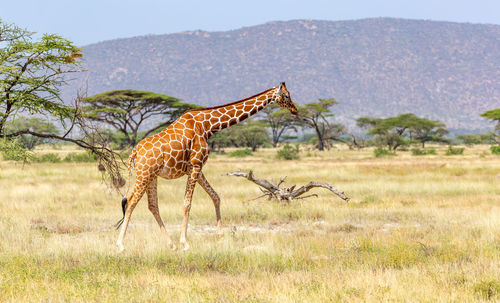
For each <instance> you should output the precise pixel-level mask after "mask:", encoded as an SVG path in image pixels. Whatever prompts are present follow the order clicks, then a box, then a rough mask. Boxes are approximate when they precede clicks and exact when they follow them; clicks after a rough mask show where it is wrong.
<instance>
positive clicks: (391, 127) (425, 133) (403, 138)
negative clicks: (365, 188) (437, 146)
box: [356, 113, 448, 150]
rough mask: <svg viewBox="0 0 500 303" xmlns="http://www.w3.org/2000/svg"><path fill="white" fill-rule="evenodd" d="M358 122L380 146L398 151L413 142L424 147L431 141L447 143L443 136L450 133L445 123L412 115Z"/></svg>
mask: <svg viewBox="0 0 500 303" xmlns="http://www.w3.org/2000/svg"><path fill="white" fill-rule="evenodd" d="M356 121H357V125H358V126H359V127H362V128H367V129H368V132H367V134H368V135H374V136H375V139H376V142H377V143H378V144H379V145H387V147H388V148H389V149H390V150H396V149H397V148H398V147H399V146H402V145H407V144H409V143H411V141H412V140H415V141H418V142H420V143H421V144H422V147H424V146H425V143H426V142H429V141H434V142H436V141H437V142H442V141H445V139H444V137H443V136H444V135H445V134H447V133H448V131H447V130H446V129H445V125H444V123H442V122H440V121H435V120H429V119H426V118H420V117H417V116H415V115H414V114H412V113H406V114H401V115H398V116H396V117H389V118H371V117H361V118H358V119H357V120H356Z"/></svg>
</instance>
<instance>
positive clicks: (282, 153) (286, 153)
mask: <svg viewBox="0 0 500 303" xmlns="http://www.w3.org/2000/svg"><path fill="white" fill-rule="evenodd" d="M276 158H278V159H283V160H298V159H300V157H299V145H295V147H293V146H291V145H290V144H288V143H287V144H285V145H284V146H283V148H282V149H280V150H278V153H277V155H276Z"/></svg>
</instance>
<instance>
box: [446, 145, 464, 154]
mask: <svg viewBox="0 0 500 303" xmlns="http://www.w3.org/2000/svg"><path fill="white" fill-rule="evenodd" d="M464 150H465V148H463V147H451V146H448V149H447V150H446V155H447V156H453V155H461V154H463V153H464Z"/></svg>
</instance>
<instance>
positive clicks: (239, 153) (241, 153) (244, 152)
mask: <svg viewBox="0 0 500 303" xmlns="http://www.w3.org/2000/svg"><path fill="white" fill-rule="evenodd" d="M252 154H253V153H252V150H251V149H250V148H245V149H237V150H235V151H233V152H231V153H229V154H228V156H229V157H236V158H243V157H248V156H251V155H252Z"/></svg>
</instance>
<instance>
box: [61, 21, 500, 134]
mask: <svg viewBox="0 0 500 303" xmlns="http://www.w3.org/2000/svg"><path fill="white" fill-rule="evenodd" d="M83 54H84V60H85V61H84V68H86V69H88V70H89V71H90V75H89V77H88V93H89V94H90V95H92V94H96V93H101V92H104V91H107V90H113V89H123V88H130V89H142V90H150V91H154V92H158V93H165V94H168V95H172V96H175V97H178V98H181V99H184V100H186V101H187V102H190V103H197V104H201V105H205V106H213V105H218V104H224V103H228V102H231V101H234V100H239V99H242V98H245V97H247V96H250V95H253V94H255V93H256V92H259V91H262V90H265V89H267V88H269V87H273V86H276V85H278V84H279V82H281V81H286V83H287V87H288V88H289V90H290V92H291V94H292V98H293V99H294V100H295V101H296V102H297V103H299V104H302V103H304V102H312V101H315V100H317V99H318V98H329V97H334V98H336V99H337V100H338V101H339V102H340V104H339V105H336V106H335V107H334V109H333V111H334V112H335V113H336V117H335V119H336V121H338V122H342V123H346V124H350V125H352V124H353V121H354V119H355V118H357V117H359V116H376V117H384V116H385V117H386V116H391V115H396V114H399V113H403V112H413V113H415V114H417V115H420V116H425V117H427V118H431V119H437V120H441V121H443V122H445V123H446V124H447V126H448V127H451V128H464V129H471V130H472V129H484V128H487V127H489V124H488V123H487V122H486V121H485V120H484V119H483V118H481V117H479V114H480V113H481V112H483V111H485V110H489V109H492V108H495V107H498V106H499V105H500V26H499V25H493V24H471V23H455V22H441V21H424V20H408V19H392V18H370V19H360V20H349V21H326V20H291V21H271V22H267V23H264V24H261V25H255V26H248V27H243V28H240V29H235V30H230V31H219V32H208V31H201V30H197V31H185V32H180V33H174V34H165V35H146V36H138V37H131V38H120V39H113V40H107V41H103V42H99V43H94V44H90V45H87V46H84V47H83ZM80 83H81V82H80ZM75 87H76V86H75V85H73V86H72V87H71V88H69V89H68V95H69V92H71V90H72V91H74V90H75ZM65 93H66V91H65Z"/></svg>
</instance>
